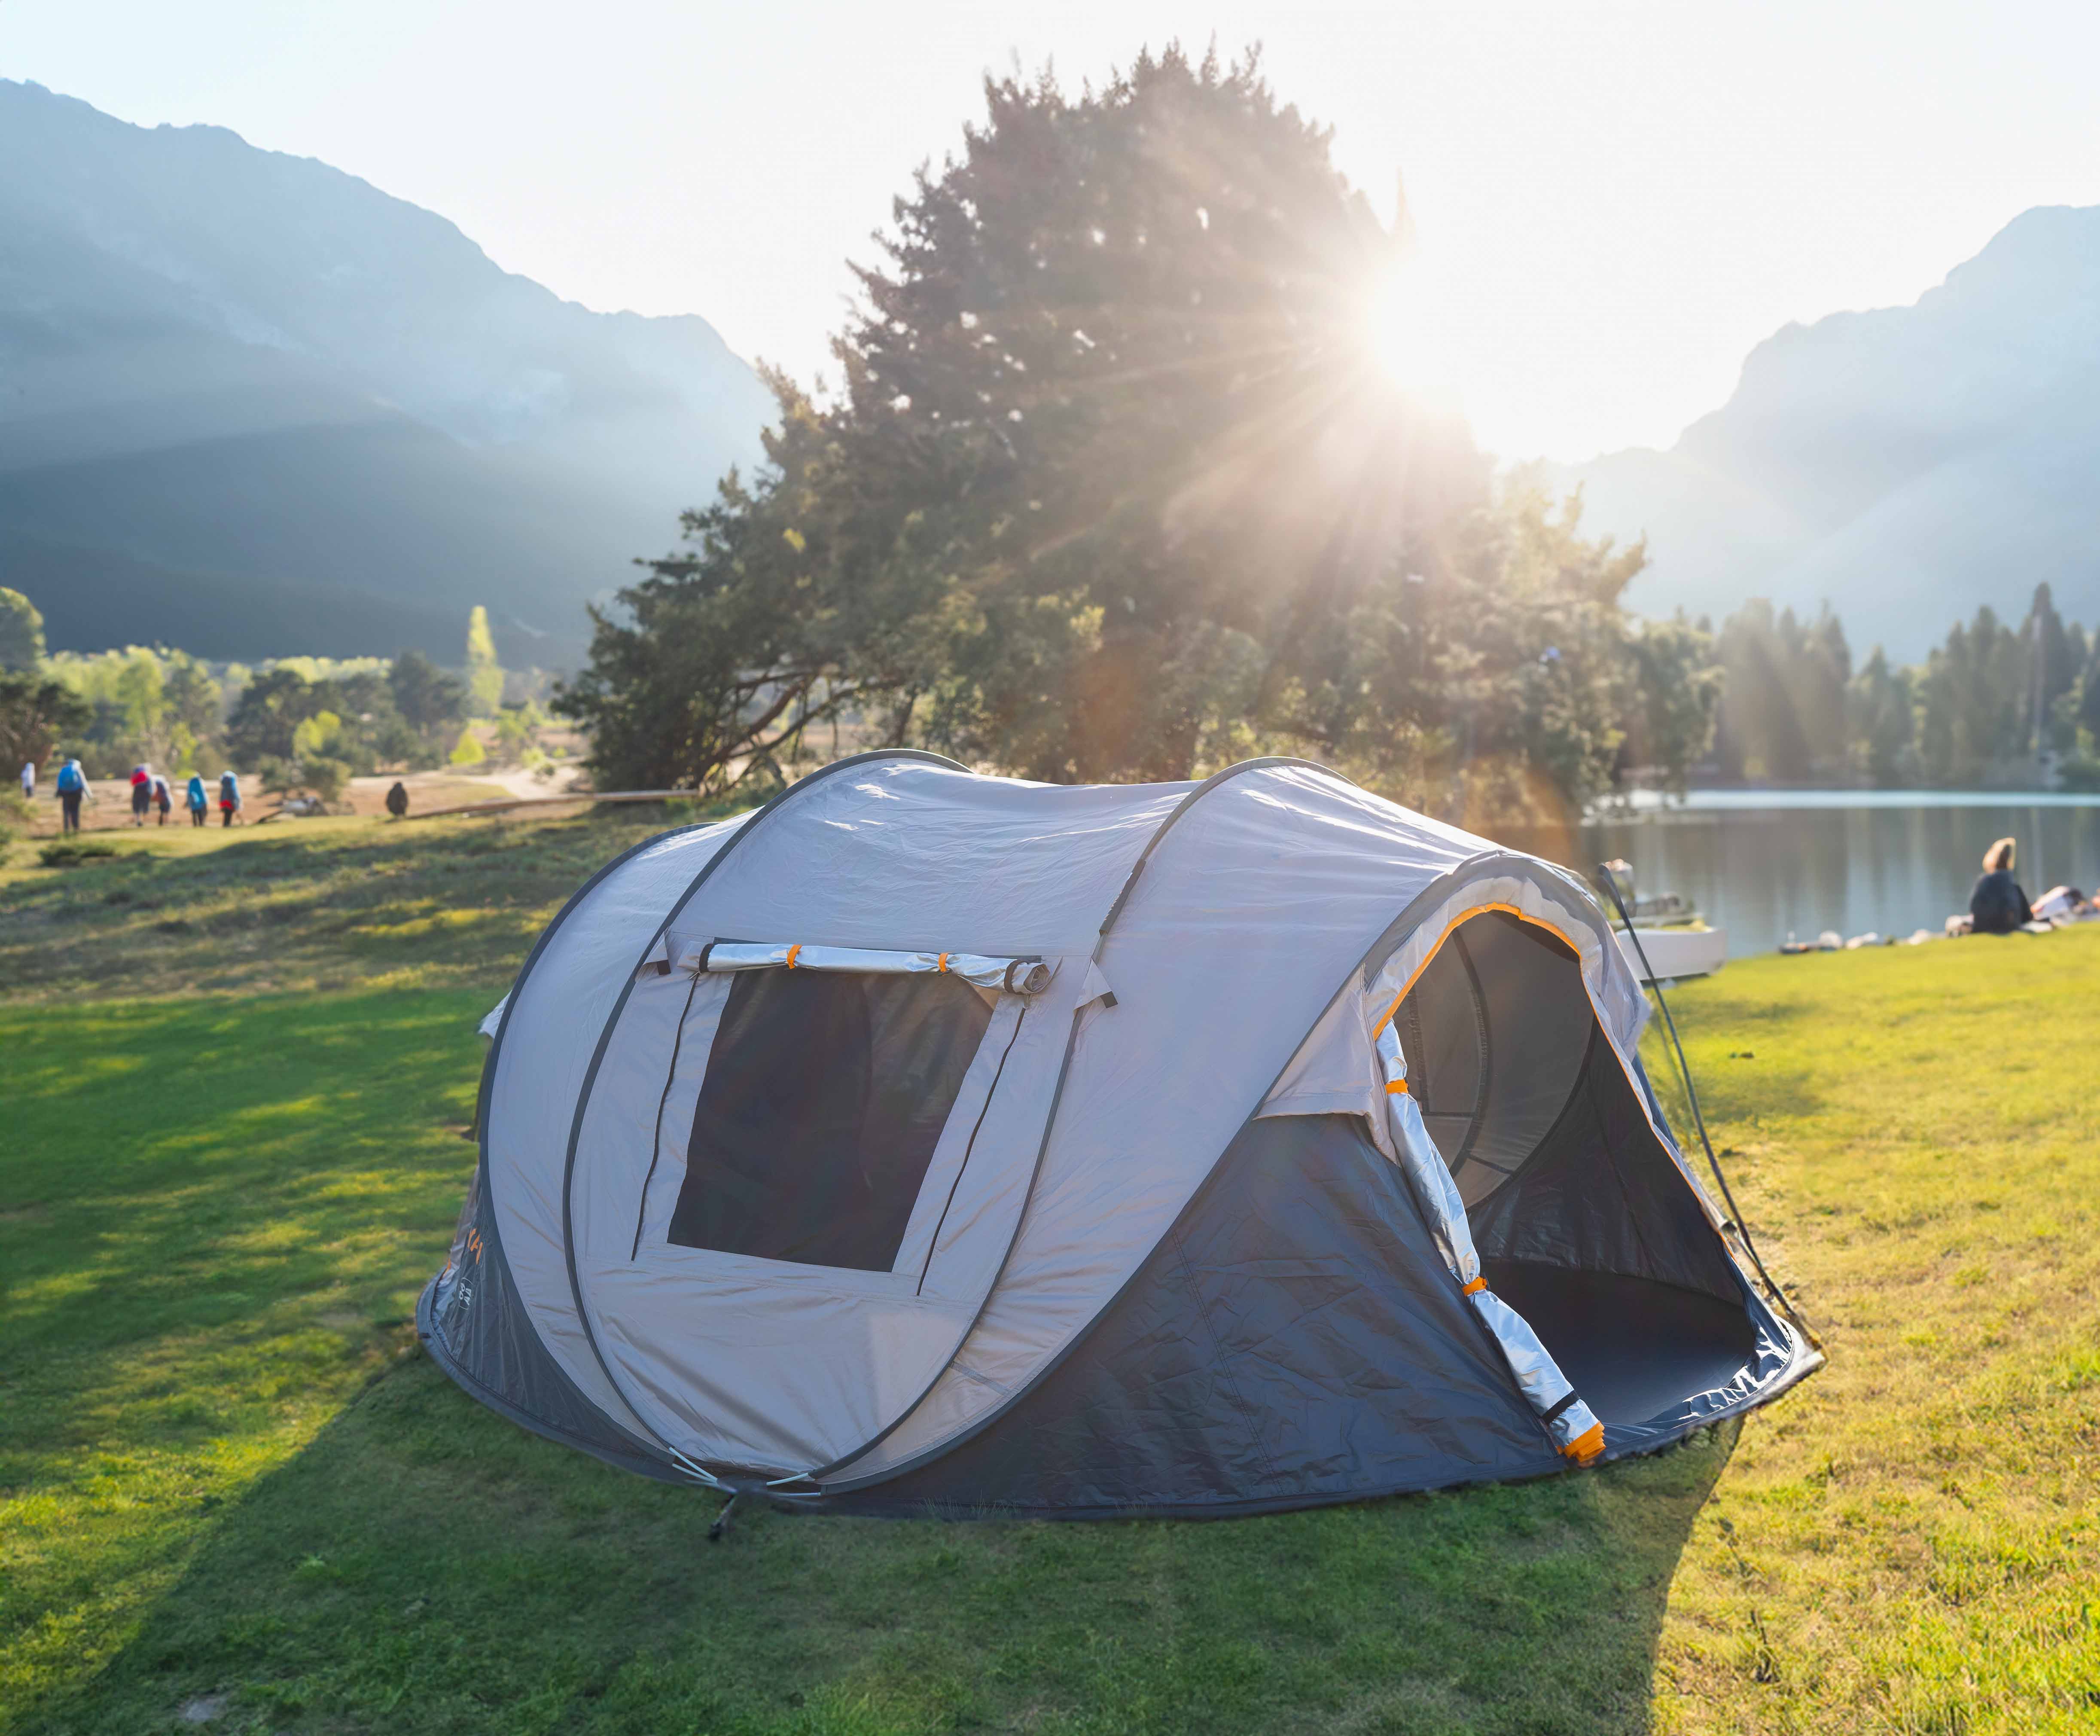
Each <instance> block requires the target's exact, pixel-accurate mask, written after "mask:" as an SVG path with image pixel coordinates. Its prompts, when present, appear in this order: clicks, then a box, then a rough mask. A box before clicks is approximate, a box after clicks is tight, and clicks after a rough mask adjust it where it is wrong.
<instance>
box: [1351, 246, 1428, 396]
mask: <svg viewBox="0 0 2100 1736" xmlns="http://www.w3.org/2000/svg"><path fill="white" fill-rule="evenodd" d="M1432 299H1433V298H1432V295H1431V293H1430V285H1429V282H1428V280H1427V277H1426V276H1425V275H1424V274H1423V270H1422V267H1421V266H1420V265H1419V264H1418V263H1414V262H1410V263H1405V264H1401V265H1396V266H1393V267H1389V268H1388V269H1387V271H1386V272H1384V273H1383V274H1382V275H1381V276H1380V277H1379V280H1378V282H1377V283H1376V284H1375V285H1374V286H1373V288H1372V291H1371V294H1370V302H1369V305H1368V307H1367V308H1366V310H1365V318H1366V319H1367V320H1368V322H1369V325H1370V350H1371V354H1372V356H1374V357H1375V358H1376V359H1377V361H1378V364H1379V371H1380V372H1382V373H1383V374H1384V375H1385V377H1386V378H1387V381H1388V382H1391V383H1392V385H1394V386H1397V387H1403V388H1414V389H1419V388H1421V387H1427V386H1432V385H1435V384H1437V383H1439V382H1440V379H1441V373H1440V369H1439V365H1438V364H1439V362H1440V359H1441V347H1440V343H1439V340H1438V331H1439V325H1440V322H1439V321H1438V320H1437V319H1436V313H1435V309H1434V307H1433V306H1432Z"/></svg>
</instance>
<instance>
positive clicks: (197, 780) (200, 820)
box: [186, 771, 211, 826]
mask: <svg viewBox="0 0 2100 1736" xmlns="http://www.w3.org/2000/svg"><path fill="white" fill-rule="evenodd" d="M186 796H187V799H188V804H189V811H190V824H192V826H201V825H202V824H204V821H205V812H206V811H207V810H208V809H209V808H210V806H211V803H210V802H209V801H208V800H207V799H206V798H205V793H204V774H203V773H202V772H201V771H192V773H191V774H190V787H189V788H188V791H187V792H186Z"/></svg>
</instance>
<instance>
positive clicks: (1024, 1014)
mask: <svg viewBox="0 0 2100 1736" xmlns="http://www.w3.org/2000/svg"><path fill="white" fill-rule="evenodd" d="M942 956H943V957H945V956H946V954H945V953H944V954H942ZM1027 1019H1028V1009H1027V1008H1026V1006H1023V1007H1022V1008H1021V1011H1020V1012H1019V1013H1018V1014H1017V1015H1016V1016H1015V1018H1014V1021H1013V1032H1012V1035H1011V1036H1008V1038H1007V1040H1006V1047H1005V1048H1004V1049H1001V1050H1000V1051H999V1065H998V1067H995V1069H994V1070H993V1071H992V1076H991V1083H990V1084H989V1085H988V1086H986V1088H985V1099H984V1102H982V1104H980V1105H979V1106H978V1108H977V1120H976V1121H975V1122H974V1123H973V1124H972V1126H971V1128H970V1137H969V1141H968V1143H967V1144H966V1145H964V1147H963V1160H962V1162H961V1163H960V1164H956V1165H955V1180H953V1181H952V1182H949V1184H948V1197H947V1198H946V1199H944V1200H942V1202H941V1215H940V1216H939V1217H937V1218H936V1219H934V1220H933V1235H932V1236H931V1237H930V1238H929V1239H928V1241H927V1243H926V1261H925V1264H924V1265H923V1266H920V1268H919V1283H918V1287H917V1288H915V1289H914V1290H913V1291H912V1292H911V1293H912V1294H913V1295H914V1296H924V1294H925V1293H926V1274H928V1273H929V1272H930V1271H932V1270H933V1252H934V1250H935V1249H936V1248H938V1247H939V1246H940V1245H941V1231H942V1228H943V1227H944V1226H946V1223H947V1221H948V1213H949V1211H950V1209H951V1208H952V1207H953V1206H954V1204H955V1190H956V1189H957V1188H959V1187H960V1186H962V1185H963V1172H964V1170H966V1169H968V1168H969V1167H970V1157H971V1155H972V1154H973V1152H974V1151H976V1150H977V1135H978V1134H979V1133H982V1132H983V1130H984V1124H985V1117H986V1115H990V1113H991V1100H992V1099H993V1098H995V1097H997V1096H998V1095H999V1080H1002V1079H1004V1078H1005V1077H1006V1058H1007V1057H1008V1055H1010V1054H1012V1053H1013V1045H1015V1044H1016V1043H1018V1042H1019V1041H1020V1040H1021V1026H1022V1025H1023V1024H1025V1023H1026V1022H1027ZM948 1361H949V1362H951V1363H952V1362H954V1361H955V1358H954V1357H953V1356H951V1357H950V1358H948ZM942 1372H943V1373H945V1372H946V1368H945V1367H944V1368H943V1369H942Z"/></svg>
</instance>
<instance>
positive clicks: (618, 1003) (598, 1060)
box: [505, 748, 974, 1472]
mask: <svg viewBox="0 0 2100 1736" xmlns="http://www.w3.org/2000/svg"><path fill="white" fill-rule="evenodd" d="M876 760H907V761H912V762H930V763H932V764H933V765H937V766H946V767H947V768H948V769H949V770H950V771H960V772H963V773H964V774H965V775H974V774H973V773H971V772H970V769H969V767H968V766H963V765H959V764H957V763H956V762H955V761H954V760H951V759H948V758H944V757H943V756H942V755H940V754H938V753H924V752H922V751H921V750H920V749H916V748H885V749H877V750H876V752H874V753H856V754H854V756H853V757H852V758H849V759H841V760H835V761H833V762H832V764H830V765H828V766H822V767H820V768H819V769H818V770H817V771H813V772H811V773H810V775H809V776H808V777H806V778H804V779H803V780H801V782H800V783H798V784H789V785H788V786H787V788H785V789H783V790H782V791H781V792H780V793H779V794H778V795H776V796H774V797H773V798H772V800H771V801H770V802H767V803H766V804H765V806H763V807H761V808H760V809H759V810H758V811H757V813H755V814H753V815H752V816H751V818H750V819H748V820H746V821H745V822H744V823H743V826H742V827H741V828H739V830H738V831H737V833H736V834H735V836H734V837H730V839H728V840H727V841H725V842H724V844H723V845H722V847H721V849H720V850H717V851H716V852H715V853H714V855H712V856H710V857H709V858H708V860H707V864H706V865H705V866H704V867H703V868H701V870H700V871H699V873H697V874H695V876H694V877H693V878H692V880H691V881H690V882H689V883H688V884H687V886H686V890H685V891H684V892H683V893H682V895H680V896H679V898H678V900H677V903H674V904H673V905H672V907H671V909H670V912H669V914H668V915H667V916H666V917H664V920H663V921H661V922H660V923H659V924H657V925H656V930H655V933H654V934H651V936H650V937H649V943H648V945H647V946H646V947H644V948H642V955H641V956H640V957H638V958H637V959H636V960H635V961H634V963H633V965H632V966H631V967H630V968H629V970H628V973H627V981H626V983H625V984H624V986H623V987H622V988H621V989H620V996H619V998H618V999H617V1000H615V1001H614V1002H613V1005H612V1011H611V1014H609V1015H607V1018H606V1022H605V1028H604V1029H603V1030H602V1031H599V1032H598V1046H597V1047H596V1048H595V1049H593V1050H592V1052H591V1058H590V1065H589V1067H588V1068H586V1069H585V1072H584V1080H583V1084H582V1085H581V1086H580V1088H579V1089H578V1090H577V1093H576V1113H575V1115H574V1116H573V1117H572V1118H571V1121H570V1124H569V1144H568V1153H567V1157H566V1158H565V1159H564V1160H563V1162H562V1257H563V1258H564V1260H565V1261H567V1266H568V1269H569V1294H570V1296H571V1298H572V1299H573V1300H574V1301H575V1303H576V1320H577V1323H578V1324H580V1326H581V1327H583V1329H584V1341H585V1343H586V1344H588V1345H589V1346H590V1349H591V1354H592V1356H593V1357H594V1358H597V1361H598V1369H599V1371H600V1372H602V1374H603V1375H604V1376H605V1378H606V1380H607V1384H608V1385H611V1388H612V1389H613V1391H615V1393H617V1394H620V1402H622V1403H623V1404H624V1405H625V1406H626V1407H628V1409H629V1411H632V1412H633V1416H634V1420H636V1421H637V1422H638V1423H640V1424H641V1425H642V1427H643V1428H645V1429H648V1431H649V1432H650V1433H651V1434H652V1435H655V1437H656V1442H657V1444H658V1445H659V1446H660V1447H662V1448H663V1449H664V1451H666V1452H668V1453H669V1454H671V1455H672V1456H673V1458H674V1459H685V1460H686V1462H688V1463H690V1464H694V1465H695V1467H696V1468H698V1469H701V1470H702V1471H703V1472H704V1471H705V1467H704V1466H699V1464H698V1461H697V1460H690V1459H688V1458H687V1456H686V1454H684V1453H683V1452H682V1451H680V1450H679V1449H678V1448H677V1447H673V1445H672V1444H671V1443H670V1442H668V1441H667V1440H665V1439H664V1437H663V1435H662V1434H661V1433H660V1432H659V1431H658V1429H656V1427H655V1425H654V1424H652V1423H651V1421H650V1420H649V1419H648V1418H647V1417H646V1416H643V1415H642V1412H641V1411H639V1410H638V1409H637V1407H636V1406H635V1404H634V1401H633V1399H631V1398H629V1397H628V1395H627V1391H626V1389H625V1388H624V1387H623V1386H621V1385H620V1380H619V1377H618V1376H615V1374H614V1373H613V1372H612V1368H611V1364H610V1363H607V1360H606V1356H605V1351H604V1349H603V1348H602V1346H601V1345H599V1343H598V1332H597V1330H596V1328H594V1327H593V1326H592V1325H591V1320H590V1312H589V1309H588V1308H586V1307H585V1304H584V1292H583V1282H582V1279H580V1276H579V1275H578V1274H577V1271H576V1215H575V1210H574V1206H573V1203H572V1199H571V1195H572V1193H573V1190H574V1183H575V1180H576V1145H577V1142H578V1141H579V1140H580V1139H581V1137H583V1128H584V1112H585V1110H586V1109H588V1108H589V1106H590V1097H591V1091H592V1089H593V1087H594V1086H595V1085H596V1084H598V1068H599V1067H601V1066H602V1064H603V1062H604V1060H605V1052H606V1049H607V1047H608V1046H610V1045H611V1041H612V1033H613V1031H614V1030H615V1028H616V1027H617V1026H618V1025H619V1023H620V1014H623V1013H624V1012H625V1011H626V1010H627V1001H628V997H629V996H630V995H632V994H633V992H634V983H635V979H636V978H637V976H638V975H639V974H640V973H641V970H642V965H644V964H645V963H646V961H647V960H648V957H649V955H650V953H651V952H654V951H655V947H656V943H657V942H658V941H660V940H661V939H663V938H664V935H665V934H668V932H669V931H670V927H671V925H672V924H673V922H675V921H677V919H678V917H679V915H680V914H681V912H683V911H684V909H685V908H686V905H687V904H689V903H691V902H692V899H693V895H694V894H695V893H696V892H698V891H699V890H700V888H701V887H702V886H705V885H706V884H707V882H708V878H709V877H711V876H712V874H713V873H714V872H715V870H716V869H717V868H720V867H721V865H722V864H723V863H724V862H726V861H727V860H728V859H729V858H730V856H731V855H734V854H735V850H736V847H737V846H738V845H739V844H741V843H742V842H743V841H744V840H745V839H746V838H748V837H750V836H751V834H752V833H753V832H755V831H757V828H759V827H760V826H761V825H762V824H764V823H765V821H766V820H767V819H769V818H770V816H771V815H773V814H774V812H775V811H777V810H778V809H779V807H780V806H782V804H783V803H784V802H787V799H788V798H789V797H791V796H792V795H794V794H795V793H796V791H798V790H805V789H807V788H810V787H811V786H812V785H813V784H819V783H822V782H823V780H825V779H827V778H828V777H830V776H831V775H832V774H834V773H836V772H840V771H848V770H849V769H851V768H852V767H854V766H864V765H867V764H869V763H871V762H874V761H876ZM640 847H641V846H637V848H640ZM593 884H595V882H594V881H593ZM585 890H586V891H588V890H589V887H588V886H587V887H585ZM582 896H583V894H582V893H578V894H577V897H578V898H581V897H582ZM565 913H566V912H565ZM508 1016H509V1009H505V1018H506V1019H507V1018H508Z"/></svg>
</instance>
